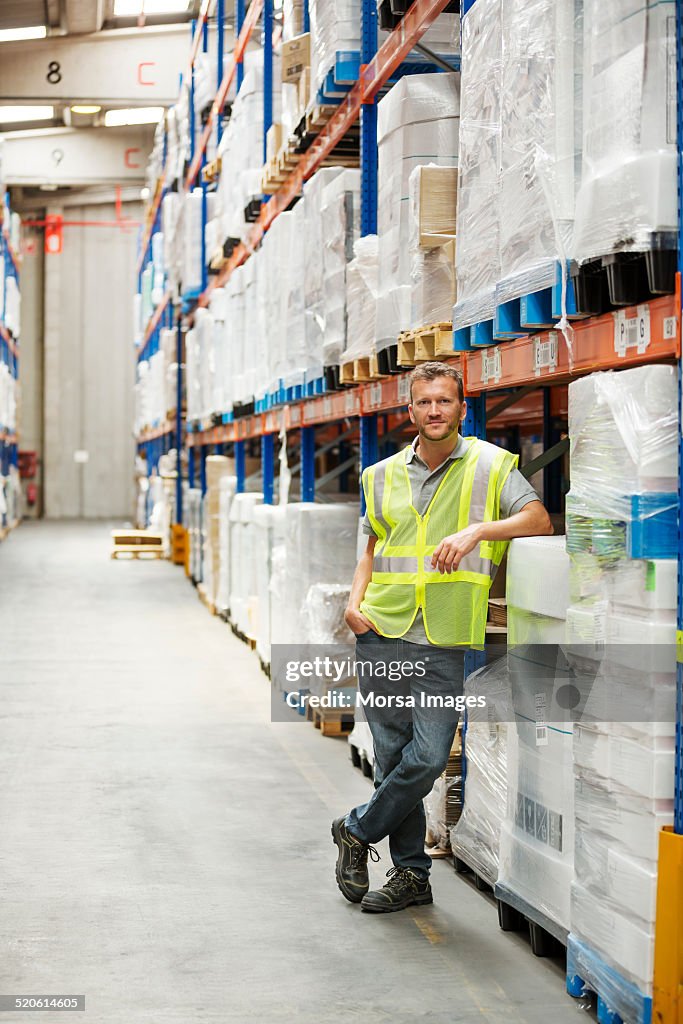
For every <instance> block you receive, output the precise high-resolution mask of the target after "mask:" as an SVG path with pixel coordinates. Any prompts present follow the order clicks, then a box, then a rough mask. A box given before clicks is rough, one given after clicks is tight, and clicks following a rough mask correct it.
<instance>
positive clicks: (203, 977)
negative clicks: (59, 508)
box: [0, 523, 577, 1024]
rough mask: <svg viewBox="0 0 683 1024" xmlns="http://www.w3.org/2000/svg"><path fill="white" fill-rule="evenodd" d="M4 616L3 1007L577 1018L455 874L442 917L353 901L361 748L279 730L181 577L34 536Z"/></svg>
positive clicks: (99, 1014)
mask: <svg viewBox="0 0 683 1024" xmlns="http://www.w3.org/2000/svg"><path fill="white" fill-rule="evenodd" d="M0 608H1V610H2V631H1V633H0V663H2V664H3V665H5V666H6V668H5V670H4V671H3V673H2V678H1V679H0V700H1V706H2V731H1V739H0V792H1V794H2V795H1V797H0V808H1V810H0V818H1V820H2V829H1V830H0V858H1V863H2V915H1V919H0V961H1V964H0V974H1V980H0V991H2V992H4V993H25V994H28V993H55V994H59V993H85V995H86V1012H85V1014H84V1017H83V1020H84V1021H85V1022H88V1021H90V1022H95V1024H131V1022H135V1024H146V1022H159V1021H163V1022H164V1024H169V1022H178V1024H180V1022H182V1024H200V1022H205V1021H206V1022H211V1024H214V1022H215V1024H218V1022H219V1021H220V1022H222V1024H225V1022H236V1024H237V1022H239V1024H244V1022H247V1021H255V1022H260V1024H270V1022H293V1021H295V1020H296V1021H311V1022H314V1021H315V1022H316V1024H326V1022H338V1021H339V1022H341V1021H364V1022H371V1024H375V1022H376V1024H379V1022H382V1021H392V1022H394V1024H395V1022H399V1024H403V1022H405V1024H414V1022H416V1021H421V1020H425V1021H426V1020H429V1021H430V1022H431V1024H441V1022H443V1024H446V1022H448V1024H455V1022H459V1021H461V1022H468V1024H469V1022H473V1021H487V1022H498V1021H501V1022H502V1021H505V1022H506V1024H541V1022H543V1024H545V1022H547V1021H548V1020H553V1021H556V1022H562V1021H565V1020H566V1021H570V1020H571V1021H575V1020H576V1012H577V1011H576V1005H575V1004H574V1003H573V1002H572V1001H571V1000H570V999H569V997H568V996H566V995H565V993H564V988H563V977H562V973H561V971H560V968H559V967H558V966H557V964H555V963H549V962H546V961H539V960H536V959H535V958H534V957H533V956H532V955H531V953H530V950H529V947H528V944H527V943H525V942H524V941H523V940H522V939H521V938H520V937H518V936H511V935H504V934H502V933H501V932H500V931H499V929H498V925H497V921H496V914H495V909H494V907H493V904H492V903H490V902H489V901H487V900H486V899H485V898H484V897H483V896H482V895H481V894H479V893H477V892H476V891H475V890H474V889H473V888H472V887H471V886H470V885H469V884H467V883H466V882H464V881H463V880H462V879H459V878H457V877H456V876H455V875H454V873H453V870H452V868H451V867H450V866H449V865H448V864H447V863H446V862H439V863H437V864H436V865H435V870H434V873H433V884H434V889H435V896H436V900H437V902H436V904H435V905H434V907H424V908H420V909H415V908H413V909H411V910H409V911H407V912H404V913H401V914H396V915H392V916H379V917H373V916H370V915H364V914H361V913H360V911H359V910H358V908H357V907H354V906H351V905H350V904H348V903H346V902H345V901H344V900H343V898H342V897H341V895H340V894H339V893H338V891H337V889H336V886H335V882H334V872H333V864H334V855H335V848H334V847H333V845H332V842H331V839H330V834H329V826H330V820H331V818H332V817H333V815H337V814H339V813H341V812H342V811H344V810H345V809H347V808H348V807H349V806H350V805H351V804H352V803H354V802H358V801H359V800H361V799H362V798H364V797H365V796H366V794H367V792H368V787H369V783H368V781H367V779H364V778H363V777H362V776H361V774H360V772H358V771H356V770H354V769H352V767H351V766H350V764H349V762H348V748H347V745H346V744H345V743H344V742H343V741H336V740H331V739H326V738H323V737H321V736H320V734H319V733H318V732H316V731H315V730H314V729H313V728H311V727H310V726H309V725H306V724H304V723H303V722H302V723H301V724H292V725H273V724H271V723H270V710H269V689H268V683H267V681H266V679H265V677H264V676H263V675H262V674H261V672H260V670H259V667H258V662H257V660H256V658H255V657H254V655H253V654H252V653H251V652H250V651H249V650H248V649H247V648H246V647H245V646H244V645H243V644H241V643H240V642H239V641H238V640H236V639H235V638H234V637H233V636H232V634H231V633H230V631H229V630H228V629H227V627H226V626H225V625H224V624H223V623H222V622H220V621H219V620H218V619H212V618H211V617H210V616H209V615H208V614H207V612H206V611H205V609H204V608H203V607H202V605H201V604H200V603H199V601H197V600H196V597H195V595H194V593H193V591H192V588H191V587H190V585H189V584H188V582H187V581H186V580H185V578H184V576H183V574H182V572H181V571H180V570H178V569H177V568H174V567H172V566H171V565H170V564H169V563H153V562H151V563H150V562H148V563H140V562H125V563H124V562H112V561H110V559H109V539H108V529H107V527H106V525H104V524H102V525H93V524H82V523H74V524H54V523H49V524H48V523H38V524H35V523H27V524H25V525H23V526H22V527H21V528H20V529H19V530H17V531H16V532H15V533H14V534H13V535H12V537H11V538H10V539H9V540H8V542H7V543H5V544H3V545H2V546H0ZM382 854H383V856H382V861H381V863H380V864H379V865H376V866H374V868H373V870H374V872H375V875H374V880H375V881H376V882H379V881H380V878H381V877H382V874H383V872H384V871H386V870H387V869H388V867H389V866H390V864H389V861H388V857H387V851H386V850H385V849H383V850H382ZM14 1019H15V1018H14V1017H12V1015H10V1014H8V1015H7V1020H8V1024H11V1021H12V1020H14Z"/></svg>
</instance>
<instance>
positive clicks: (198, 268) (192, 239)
mask: <svg viewBox="0 0 683 1024" xmlns="http://www.w3.org/2000/svg"><path fill="white" fill-rule="evenodd" d="M181 217H182V237H183V248H182V269H181V281H182V289H183V294H185V295H187V294H189V293H191V292H199V291H200V290H201V287H202V190H201V189H200V188H195V189H193V190H192V191H191V192H188V194H187V195H186V196H185V202H184V203H183V206H182V213H181Z"/></svg>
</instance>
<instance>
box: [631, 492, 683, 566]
mask: <svg viewBox="0 0 683 1024" xmlns="http://www.w3.org/2000/svg"><path fill="white" fill-rule="evenodd" d="M626 549H627V553H628V556H629V558H648V559H649V558H678V494H677V493H676V492H671V493H667V492H665V493H661V492H653V493H650V494H632V495H631V521H630V522H629V523H628V524H627V528H626Z"/></svg>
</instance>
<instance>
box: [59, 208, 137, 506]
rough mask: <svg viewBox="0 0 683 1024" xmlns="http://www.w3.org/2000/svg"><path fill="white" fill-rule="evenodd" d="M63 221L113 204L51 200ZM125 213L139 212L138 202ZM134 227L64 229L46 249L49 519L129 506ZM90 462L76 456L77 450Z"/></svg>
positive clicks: (91, 215)
mask: <svg viewBox="0 0 683 1024" xmlns="http://www.w3.org/2000/svg"><path fill="white" fill-rule="evenodd" d="M48 213H63V215H64V217H65V219H67V220H105V221H108V220H114V218H115V216H116V211H115V207H114V204H113V203H111V204H105V205H95V206H93V205H87V206H86V205H84V206H71V205H70V206H68V207H67V208H65V209H63V210H62V209H61V208H59V207H56V206H52V207H50V208H49V209H48ZM123 215H124V216H125V217H129V218H138V217H140V215H141V209H140V207H139V204H132V203H126V204H124V207H123ZM136 250H137V232H136V230H135V229H132V230H128V231H122V230H121V229H119V228H116V227H65V228H64V245H63V252H62V254H61V255H50V256H46V257H45V333H44V352H45V358H44V393H45V405H44V482H45V515H46V516H47V517H49V518H53V519H55V518H86V519H91V518H108V517H112V518H117V519H120V518H126V519H130V517H131V515H132V510H133V504H134V484H133V468H134V455H135V444H134V440H133V437H132V423H133V384H134V380H135V355H134V351H133V345H132V320H133V314H132V297H133V290H134V287H135V261H136ZM77 450H80V451H85V452H87V453H88V461H87V462H85V463H78V462H76V461H75V460H74V453H75V452H76V451H77Z"/></svg>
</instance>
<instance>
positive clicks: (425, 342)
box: [414, 323, 453, 362]
mask: <svg viewBox="0 0 683 1024" xmlns="http://www.w3.org/2000/svg"><path fill="white" fill-rule="evenodd" d="M414 336H415V360H416V361H417V362H426V361H428V360H431V359H446V358H448V357H449V356H452V355H453V324H449V323H441V324H430V325H429V326H427V327H420V328H419V330H416V331H415V332H414Z"/></svg>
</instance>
